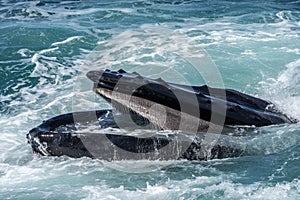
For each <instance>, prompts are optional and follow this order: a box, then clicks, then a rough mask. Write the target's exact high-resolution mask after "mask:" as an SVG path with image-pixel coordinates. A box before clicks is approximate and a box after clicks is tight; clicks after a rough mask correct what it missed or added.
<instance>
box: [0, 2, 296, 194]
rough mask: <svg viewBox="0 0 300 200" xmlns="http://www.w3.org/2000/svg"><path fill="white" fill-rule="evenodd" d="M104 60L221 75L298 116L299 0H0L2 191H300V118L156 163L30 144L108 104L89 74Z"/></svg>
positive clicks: (179, 76) (153, 71)
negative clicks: (44, 151)
mask: <svg viewBox="0 0 300 200" xmlns="http://www.w3.org/2000/svg"><path fill="white" fill-rule="evenodd" d="M105 68H110V69H119V68H123V69H126V70H128V71H138V72H139V73H141V74H142V75H146V76H150V77H163V78H164V79H166V80H168V81H172V82H185V83H191V84H198V85H200V84H205V83H206V84H209V85H212V86H214V85H215V86H216V85H217V86H218V85H223V84H224V86H225V87H226V88H233V89H236V90H239V91H241V92H246V93H248V94H252V95H256V96H258V97H261V98H264V99H267V100H270V101H272V102H274V103H275V104H276V105H277V107H278V108H279V109H280V110H282V111H283V112H285V113H287V115H289V116H291V117H293V118H296V119H298V120H300V92H299V91H300V1H299V0H293V1H292V0H286V1H284V0H269V1H258V0H255V1H250V0H244V1H229V0H228V1H225V0H221V1H219V0H210V1H202V0H200V1H179V0H178V1H168V0H165V1H144V0H130V1H107V0H103V1H96V0H89V1H88V0H87V1H80V0H76V1H75V0H74V1H72V0H70V1H57V0H47V1H46V0H45V1H9V0H1V1H0V199H22V200H23V199H66V198H68V199H300V124H299V123H298V124H292V125H280V126H270V127H263V128H259V129H257V130H256V133H255V134H253V136H252V137H249V138H247V137H246V138H240V140H237V141H236V142H237V143H238V142H240V145H241V146H245V148H247V151H248V152H251V155H250V156H245V157H240V158H232V159H223V160H212V161H199V162H196V161H193V162H190V161H182V162H174V163H169V165H166V166H165V167H163V168H161V169H159V170H156V171H153V172H143V173H133V172H134V169H133V170H131V172H128V171H130V168H131V167H132V168H146V169H147V168H151V165H160V164H162V165H163V163H160V162H159V161H157V162H153V163H151V162H150V161H133V162H129V161H123V163H122V161H121V162H120V163H112V165H120V166H127V167H126V168H127V170H123V171H122V170H121V171H120V170H116V169H114V168H111V167H109V166H108V165H107V164H105V163H103V162H102V161H100V160H96V159H94V160H93V159H89V158H80V159H72V158H68V157H37V156H34V155H33V154H32V150H31V147H30V145H29V144H27V143H26V133H27V132H28V131H29V130H30V129H31V128H33V127H35V126H37V125H38V124H40V123H41V122H42V121H43V120H45V119H48V118H50V117H53V116H56V115H59V114H63V113H66V112H73V111H77V110H90V109H95V108H107V107H108V106H109V105H107V104H105V102H104V101H103V100H102V99H101V98H99V97H97V96H95V95H94V94H93V91H92V89H91V88H92V83H91V82H90V81H89V80H87V78H85V73H86V72H87V71H88V70H95V69H105ZM198 72H200V74H201V76H199V73H198ZM220 80H221V81H220ZM257 133H258V134H257ZM126 171H127V172H126ZM137 171H138V170H137Z"/></svg>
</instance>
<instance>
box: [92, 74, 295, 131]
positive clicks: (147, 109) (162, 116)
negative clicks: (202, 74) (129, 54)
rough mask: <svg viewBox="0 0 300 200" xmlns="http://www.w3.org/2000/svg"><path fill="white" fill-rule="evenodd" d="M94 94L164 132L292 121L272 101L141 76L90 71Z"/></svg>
mask: <svg viewBox="0 0 300 200" xmlns="http://www.w3.org/2000/svg"><path fill="white" fill-rule="evenodd" d="M87 77H88V78H89V79H91V80H92V81H93V82H94V91H95V92H96V93H98V94H100V95H101V96H103V97H104V98H105V99H107V100H109V101H111V102H116V104H118V105H122V106H125V107H127V108H129V109H131V110H133V111H134V112H136V113H138V114H140V115H142V116H143V117H145V118H147V119H149V120H150V121H151V122H152V123H154V124H157V125H158V126H160V127H161V128H162V129H171V130H175V129H181V128H182V127H180V124H181V123H180V122H182V116H183V115H184V117H185V118H186V120H185V122H190V123H187V124H186V123H185V124H186V126H185V128H187V129H191V128H189V127H190V126H192V129H193V130H195V125H194V124H197V127H196V129H197V130H198V131H199V130H200V131H205V130H207V129H208V127H209V126H210V125H211V124H214V125H216V128H217V129H218V128H219V126H221V127H224V125H225V126H235V125H248V126H252V125H254V126H267V125H272V124H281V123H290V122H292V121H291V120H290V119H289V118H288V117H287V116H285V115H284V114H282V113H281V112H279V111H277V109H275V108H274V105H273V104H272V103H271V102H268V101H265V100H262V99H259V98H256V97H253V96H250V95H246V94H243V93H240V92H238V91H235V90H229V89H218V88H210V87H208V86H206V85H204V86H186V85H179V84H174V83H168V82H165V81H163V80H162V79H150V78H146V77H143V76H141V75H139V74H138V73H135V72H134V73H128V72H126V71H124V70H119V71H110V70H105V71H101V70H100V71H90V72H88V73H87Z"/></svg>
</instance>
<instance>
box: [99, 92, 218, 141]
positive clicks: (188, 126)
mask: <svg viewBox="0 0 300 200" xmlns="http://www.w3.org/2000/svg"><path fill="white" fill-rule="evenodd" d="M94 90H95V92H96V93H98V94H100V95H102V96H104V97H106V98H108V99H111V105H112V106H113V107H114V104H121V105H122V106H125V107H127V108H130V109H131V110H133V111H134V112H136V113H138V114H139V115H141V116H142V117H144V118H146V119H148V120H149V121H150V122H151V123H153V124H154V125H157V126H158V127H160V128H161V129H163V130H180V131H183V132H184V133H186V134H192V135H195V134H196V133H199V132H202V133H203V132H208V131H209V133H217V134H220V133H221V132H222V131H224V130H223V129H224V127H223V126H220V125H216V124H213V123H211V122H209V121H205V120H202V119H200V118H197V117H195V116H192V115H190V114H187V113H184V112H181V111H178V110H175V109H173V108H170V107H167V106H164V105H162V104H159V103H156V102H153V101H150V100H147V99H143V98H140V97H136V96H132V95H128V94H124V93H121V92H118V91H111V90H108V89H105V88H94ZM114 102H115V103H114ZM116 107H117V106H116Z"/></svg>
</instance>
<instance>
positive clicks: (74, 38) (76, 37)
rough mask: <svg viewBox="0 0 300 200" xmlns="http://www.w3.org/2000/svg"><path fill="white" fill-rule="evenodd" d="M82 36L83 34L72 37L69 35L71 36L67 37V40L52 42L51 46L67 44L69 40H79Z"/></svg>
mask: <svg viewBox="0 0 300 200" xmlns="http://www.w3.org/2000/svg"><path fill="white" fill-rule="evenodd" d="M80 38H82V36H72V37H69V38H67V39H65V40H63V41H60V42H54V43H52V44H51V46H58V45H61V44H66V43H68V42H71V41H73V40H78V39H80Z"/></svg>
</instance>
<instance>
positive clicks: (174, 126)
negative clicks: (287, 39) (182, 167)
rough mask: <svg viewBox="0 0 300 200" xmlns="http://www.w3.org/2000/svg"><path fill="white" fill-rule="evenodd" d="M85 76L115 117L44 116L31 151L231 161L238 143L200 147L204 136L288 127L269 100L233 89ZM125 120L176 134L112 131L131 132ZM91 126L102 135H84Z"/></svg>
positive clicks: (109, 74) (105, 74) (121, 75)
mask: <svg viewBox="0 0 300 200" xmlns="http://www.w3.org/2000/svg"><path fill="white" fill-rule="evenodd" d="M87 77H88V78H89V79H91V80H92V81H93V82H94V87H93V90H94V91H95V92H96V93H97V94H99V95H101V96H102V97H103V98H104V99H105V100H107V101H108V102H110V103H111V105H112V106H113V107H115V108H116V110H117V111H118V112H119V114H118V115H117V116H115V115H113V110H111V109H106V110H96V111H83V112H74V113H68V114H62V115H59V116H56V117H53V118H51V119H48V120H46V121H44V122H43V123H42V124H40V125H39V126H37V127H35V128H33V129H32V130H30V131H29V133H28V134H27V139H28V142H29V143H30V144H31V146H32V149H33V152H34V153H37V154H40V155H44V156H47V155H48V156H62V155H66V156H70V157H75V158H78V157H83V156H86V157H91V158H98V159H103V160H109V161H111V160H124V159H155V160H157V159H161V160H168V159H174V158H175V159H187V160H207V159H216V158H217V159H221V158H228V157H238V156H242V155H245V152H244V151H243V149H241V148H238V147H237V146H234V145H233V146H232V145H227V144H226V143H222V142H216V143H214V144H213V145H212V146H209V145H208V146H205V145H203V144H202V142H203V140H204V136H205V134H204V133H209V134H210V133H211V134H220V135H222V136H223V135H225V136H224V137H226V134H227V133H232V131H233V130H234V129H235V128H236V127H239V126H255V127H260V126H268V125H273V124H282V123H293V122H294V121H293V120H292V119H290V118H289V117H287V116H286V115H285V114H283V113H281V112H280V111H278V109H276V107H275V106H274V105H273V104H272V103H271V102H269V101H265V100H262V99H259V98H256V97H253V96H250V95H247V94H244V93H241V92H238V91H235V90H232V89H220V88H211V87H208V86H206V85H203V86H187V85H180V84H175V83H168V82H165V81H164V80H162V79H150V78H146V77H143V76H141V75H140V74H138V73H135V72H134V73H128V72H126V71H124V70H119V71H110V70H104V71H103V70H99V71H90V72H88V73H87ZM128 117H129V118H128ZM128 119H129V120H131V121H132V122H133V124H134V125H136V127H137V129H140V128H143V127H145V128H147V127H155V128H156V129H157V130H165V131H168V130H172V131H174V130H180V131H183V134H159V132H155V133H152V134H149V132H146V133H147V134H149V135H148V136H141V135H130V134H129V135H124V134H120V133H119V132H118V131H116V132H112V131H111V129H114V130H122V129H129V130H131V129H132V127H131V125H132V124H130V123H129V124H126V123H122V122H124V121H127V120H128ZM120 122H121V123H120ZM90 126H97V127H98V130H100V132H101V131H102V132H101V134H93V133H90V132H91V131H90V129H89V127H90ZM82 127H83V129H82ZM136 127H135V128H136ZM189 134H192V136H193V137H189ZM170 155H171V156H170Z"/></svg>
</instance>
